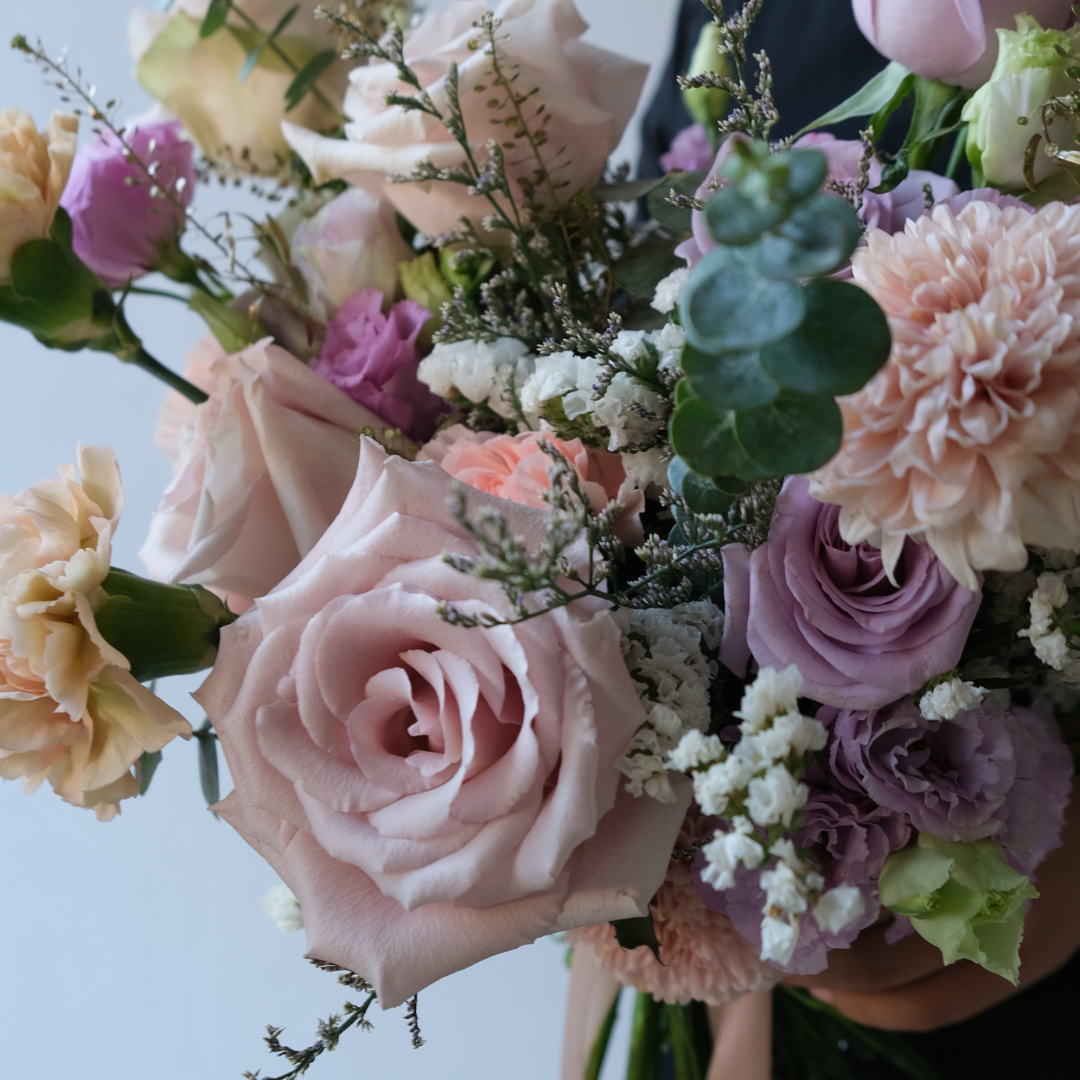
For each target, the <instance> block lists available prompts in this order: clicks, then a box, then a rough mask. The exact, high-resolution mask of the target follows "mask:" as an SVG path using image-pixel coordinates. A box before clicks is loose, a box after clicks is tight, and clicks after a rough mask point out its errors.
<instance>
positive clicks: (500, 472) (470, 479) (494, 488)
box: [418, 424, 645, 544]
mask: <svg viewBox="0 0 1080 1080" xmlns="http://www.w3.org/2000/svg"><path fill="white" fill-rule="evenodd" d="M541 442H546V443H547V444H548V445H549V446H551V447H553V448H554V449H556V450H558V451H559V453H560V454H562V455H563V457H565V458H566V460H567V461H568V462H569V463H570V465H571V466H572V467H573V469H574V471H575V472H576V473H577V474H578V478H579V479H580V481H581V489H582V491H583V493H584V494H585V496H586V497H587V498H588V500H589V505H590V506H591V507H592V509H593V510H596V511H599V510H603V509H604V507H605V506H607V504H608V503H609V502H612V501H615V502H618V503H620V504H621V505H622V507H623V513H622V516H621V517H620V519H619V521H618V523H617V524H616V529H615V531H616V534H617V535H618V536H619V537H620V539H622V540H623V541H624V542H626V543H628V544H639V543H640V542H641V540H642V530H641V524H640V522H639V520H638V515H639V514H640V513H641V510H642V508H643V507H644V505H645V496H644V495H643V494H642V492H640V491H639V490H637V488H636V487H635V486H634V482H633V481H632V480H630V479H629V478H628V477H627V475H626V469H625V468H624V467H623V463H622V458H621V457H620V456H619V455H618V454H612V453H609V452H608V451H607V450H598V449H596V448H595V447H591V446H586V445H585V444H584V443H582V441H581V440H580V439H569V440H565V439H558V438H556V437H555V436H554V435H549V434H546V433H543V432H536V431H525V432H522V433H521V434H520V435H495V434H494V433H492V432H490V431H470V430H469V429H468V428H466V427H464V426H463V425H461V424H455V425H454V426H453V427H450V428H447V429H446V431H443V432H442V433H440V434H439V435H438V436H436V437H435V438H434V439H433V440H432V441H431V442H430V443H428V444H427V445H426V446H425V447H424V448H423V449H422V450H421V451H420V453H419V455H418V459H419V460H420V461H435V462H437V463H438V464H439V465H441V466H442V468H443V469H444V470H445V471H446V472H448V473H449V474H450V475H451V476H453V477H455V478H456V479H458V480H460V481H461V482H462V483H465V484H468V485H469V486H470V487H474V488H477V489H478V490H480V491H485V492H487V493H488V494H489V495H497V496H498V497H499V498H502V499H509V500H510V501H511V502H516V503H522V504H523V505H525V506H534V507H536V508H537V509H539V510H546V509H547V506H548V504H547V503H546V502H545V501H544V493H545V492H547V491H548V490H549V489H550V488H551V475H550V470H551V465H552V460H551V458H550V457H548V455H547V454H545V453H544V451H543V450H542V449H541V445H540V444H541Z"/></svg>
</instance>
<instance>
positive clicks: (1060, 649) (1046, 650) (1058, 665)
mask: <svg viewBox="0 0 1080 1080" xmlns="http://www.w3.org/2000/svg"><path fill="white" fill-rule="evenodd" d="M1031 644H1032V645H1034V646H1035V655H1036V656H1037V657H1038V658H1039V659H1040V660H1041V661H1042V662H1043V663H1044V664H1045V665H1046V666H1047V667H1051V668H1053V669H1054V670H1055V671H1064V670H1065V668H1066V666H1067V665H1068V663H1069V661H1070V660H1072V659H1073V657H1074V654H1073V652H1072V650H1071V649H1070V648H1069V643H1068V642H1067V641H1066V640H1065V635H1064V634H1063V633H1062V632H1061V630H1060V629H1057V628H1055V629H1054V630H1051V631H1050V633H1049V634H1043V635H1042V636H1040V637H1034V638H1032V639H1031Z"/></svg>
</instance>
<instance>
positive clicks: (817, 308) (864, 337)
mask: <svg viewBox="0 0 1080 1080" xmlns="http://www.w3.org/2000/svg"><path fill="white" fill-rule="evenodd" d="M837 201H838V200H837ZM891 346H892V338H891V335H890V334H889V323H888V320H887V319H886V318H885V313H884V312H883V311H882V310H881V308H879V307H878V305H877V303H876V302H875V301H874V298H873V297H872V296H870V295H869V293H866V292H864V291H863V290H862V289H860V288H859V287H858V286H857V285H852V284H850V283H849V282H846V281H831V280H822V281H814V282H812V283H811V284H810V285H809V286H808V287H807V288H806V318H805V319H804V320H803V322H802V325H801V326H800V327H799V328H798V329H797V330H795V331H794V332H793V333H791V334H789V335H788V336H787V337H785V338H781V339H780V340H779V341H774V342H773V343H772V344H771V345H766V346H765V347H764V348H763V349H761V353H760V356H761V361H760V362H761V368H762V370H763V372H766V373H767V374H768V375H770V376H772V378H773V379H775V380H776V381H777V382H778V383H781V384H782V385H783V386H786V387H787V388H788V389H790V390H800V391H802V392H803V393H806V394H854V393H855V392H856V391H858V390H861V389H862V388H863V387H864V386H865V385H866V383H867V382H868V381H869V380H870V378H871V377H872V376H873V375H874V374H875V373H876V372H877V371H878V370H879V368H880V367H881V366H882V364H884V363H885V361H886V360H888V358H889V350H890V348H891ZM696 389H697V388H696V386H695V390H696ZM701 396H702V397H705V396H706V395H705V394H702V395H701ZM736 407H739V406H736Z"/></svg>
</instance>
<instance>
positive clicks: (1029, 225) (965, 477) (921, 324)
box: [811, 202, 1080, 589]
mask: <svg viewBox="0 0 1080 1080" xmlns="http://www.w3.org/2000/svg"><path fill="white" fill-rule="evenodd" d="M867 241H868V242H867V246H866V247H864V248H861V249H860V250H858V251H857V252H856V253H855V255H854V256H853V257H852V265H853V268H854V274H855V281H856V282H857V283H858V284H859V285H861V286H862V287H863V288H864V289H866V291H867V292H869V293H870V295H871V296H873V297H874V299H875V300H877V302H878V303H879V304H880V305H881V306H882V308H883V309H884V311H885V313H886V315H887V316H888V317H889V324H890V327H891V329H892V334H893V348H892V354H891V355H890V357H889V360H888V362H887V363H886V365H885V367H884V368H883V369H882V370H881V371H880V372H878V374H877V375H876V376H875V377H874V378H873V379H871V380H870V382H869V383H868V384H867V385H866V386H865V387H864V388H863V389H862V390H861V391H860V392H859V393H858V394H855V395H853V396H851V397H848V398H846V399H842V400H841V406H842V408H843V411H844V442H843V446H842V447H841V449H840V452H839V453H838V454H837V456H836V457H835V458H834V459H833V460H832V461H831V462H829V464H828V465H826V466H825V467H824V468H822V469H820V470H819V471H818V472H817V473H816V474H814V476H813V477H812V479H813V484H812V487H811V492H812V494H813V495H814V496H815V497H816V498H818V499H821V500H822V501H824V502H832V503H838V504H840V506H841V507H842V509H841V512H840V531H841V534H842V535H843V538H844V539H845V540H846V541H847V542H848V543H849V544H858V543H861V542H862V541H871V542H872V543H874V544H876V545H878V546H880V547H881V549H882V555H883V558H884V561H885V565H886V568H887V570H888V571H889V572H890V573H891V571H892V569H893V567H894V566H895V565H896V561H897V559H898V558H899V556H900V552H901V549H902V548H903V544H904V538H905V537H907V536H910V537H912V538H913V539H915V540H917V541H920V542H923V543H927V544H929V545H930V546H931V547H932V548H933V549H934V551H935V552H936V553H937V555H938V557H939V558H940V559H941V561H942V562H943V563H944V564H945V566H946V567H947V568H948V569H949V571H950V572H951V573H952V574H953V576H954V577H955V578H956V579H957V581H959V582H960V583H961V584H962V585H965V586H966V587H967V588H969V589H976V588H978V578H977V575H976V573H975V571H976V570H983V569H994V570H1019V569H1022V568H1023V567H1024V566H1025V565H1026V563H1027V552H1026V550H1025V544H1037V545H1041V546H1045V547H1053V548H1067V549H1070V550H1072V551H1080V498H1077V495H1076V492H1077V487H1076V482H1077V480H1078V479H1080V207H1072V206H1065V205H1063V204H1061V203H1051V204H1049V205H1048V206H1045V207H1043V209H1041V210H1040V211H1038V213H1034V214H1033V213H1031V212H1030V211H1029V210H1027V209H1021V208H1019V207H1015V206H1013V207H999V206H995V205H992V204H990V203H987V202H972V203H969V204H968V205H967V206H965V207H963V208H962V209H960V210H959V212H958V213H956V214H954V213H953V212H952V211H951V210H950V209H949V208H948V207H945V206H940V205H939V206H937V207H935V208H934V210H933V212H932V213H931V214H929V215H927V216H924V217H921V218H918V219H916V220H914V221H910V222H908V224H907V227H906V229H905V231H904V232H903V233H898V234H896V235H892V236H890V235H889V234H887V233H884V232H880V231H878V230H874V231H872V232H870V233H869V234H868V236H867Z"/></svg>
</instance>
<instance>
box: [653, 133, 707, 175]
mask: <svg viewBox="0 0 1080 1080" xmlns="http://www.w3.org/2000/svg"><path fill="white" fill-rule="evenodd" d="M715 157H716V154H715V153H714V152H713V148H712V146H711V145H710V143H709V135H708V133H707V132H706V130H705V129H704V128H703V127H702V126H701V125H700V124H691V125H690V126H689V127H687V128H683V129H682V131H680V132H679V134H678V135H676V136H675V138H674V139H672V140H671V148H670V149H669V150H668V152H667V153H666V154H661V155H660V168H661V169H663V170H664V172H673V171H675V170H677V169H678V170H682V171H684V172H697V170H698V169H707V168H708V167H709V166H710V165H711V164H712V163H713V159H714V158H715Z"/></svg>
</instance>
